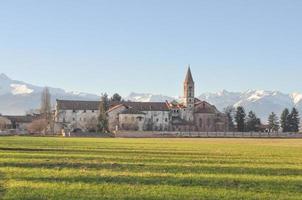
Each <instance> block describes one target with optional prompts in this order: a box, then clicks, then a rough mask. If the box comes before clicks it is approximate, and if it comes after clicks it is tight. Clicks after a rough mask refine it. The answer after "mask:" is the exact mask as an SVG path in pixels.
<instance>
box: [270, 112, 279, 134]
mask: <svg viewBox="0 0 302 200" xmlns="http://www.w3.org/2000/svg"><path fill="white" fill-rule="evenodd" d="M268 125H269V130H270V132H271V131H272V132H278V131H279V128H280V123H279V119H278V117H277V115H276V114H275V113H274V112H272V113H271V114H270V116H269V117H268Z"/></svg>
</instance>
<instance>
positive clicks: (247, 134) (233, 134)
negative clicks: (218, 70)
mask: <svg viewBox="0 0 302 200" xmlns="http://www.w3.org/2000/svg"><path fill="white" fill-rule="evenodd" d="M115 136H116V137H129V138H148V137H150V138H152V137H155V138H156V137H176V138H185V137H188V138H302V134H299V133H281V132H280V133H267V132H149V131H132V132H130V131H123V132H118V133H116V134H115Z"/></svg>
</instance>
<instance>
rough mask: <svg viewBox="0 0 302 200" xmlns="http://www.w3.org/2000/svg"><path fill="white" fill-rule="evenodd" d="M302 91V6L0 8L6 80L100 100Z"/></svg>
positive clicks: (152, 2)
mask: <svg viewBox="0 0 302 200" xmlns="http://www.w3.org/2000/svg"><path fill="white" fill-rule="evenodd" d="M187 64H190V65H191V68H192V73H193V76H194V79H195V82H196V88H197V93H198V94H199V93H202V92H208V91H210V92H215V91H220V90H222V89H227V90H231V91H244V90H247V89H267V90H281V91H283V92H293V91H300V92H302V81H301V74H302V1H300V0H272V1H270V0H216V1H215V0H208V1H202V0H196V1H193V0H182V1H180V0H179V1H177V0H137V1H134V0H120V1H117V0H107V1H102V0H49V1H47V0H43V1H41V0H19V1H16V0H9V1H1V2H0V73H1V72H2V73H5V74H7V75H8V76H10V77H11V78H13V79H18V80H23V81H26V82H29V83H33V84H37V85H42V86H43V85H49V86H53V87H60V88H64V89H67V90H77V91H84V92H92V93H99V94H100V93H102V92H109V93H112V92H119V93H121V94H122V95H127V94H128V93H130V92H132V91H135V92H151V93H162V94H166V95H173V96H177V95H179V93H180V92H181V84H182V82H183V79H184V76H185V72H186V66H187Z"/></svg>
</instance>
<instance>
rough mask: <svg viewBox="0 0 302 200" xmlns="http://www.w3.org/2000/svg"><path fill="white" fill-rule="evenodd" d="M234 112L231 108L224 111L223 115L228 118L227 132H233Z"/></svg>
mask: <svg viewBox="0 0 302 200" xmlns="http://www.w3.org/2000/svg"><path fill="white" fill-rule="evenodd" d="M234 112H235V109H234V107H233V106H228V107H227V108H225V109H224V113H225V115H226V117H227V118H228V130H229V131H234V130H235V125H234V119H233V118H234V117H233V116H234Z"/></svg>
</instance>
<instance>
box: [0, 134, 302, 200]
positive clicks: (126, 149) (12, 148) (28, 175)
mask: <svg viewBox="0 0 302 200" xmlns="http://www.w3.org/2000/svg"><path fill="white" fill-rule="evenodd" d="M0 199H12V200H18V199H22V200H43V199H56V200H60V199H66V200H73V199H83V200H89V199H93V200H94V199H114V200H115V199H162V200H167V199H184V200H187V199H302V140H298V139H297V140H279V139H274V140H269V139H258V140H257V139H113V138H108V139H87V138H35V137H0Z"/></svg>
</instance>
